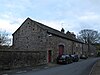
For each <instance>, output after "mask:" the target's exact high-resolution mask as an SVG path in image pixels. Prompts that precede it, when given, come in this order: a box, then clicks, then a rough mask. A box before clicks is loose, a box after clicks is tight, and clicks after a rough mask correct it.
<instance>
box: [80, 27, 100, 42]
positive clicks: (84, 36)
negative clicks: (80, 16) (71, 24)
mask: <svg viewBox="0 0 100 75" xmlns="http://www.w3.org/2000/svg"><path fill="white" fill-rule="evenodd" d="M78 39H79V40H80V41H82V42H84V43H87V44H88V43H91V44H94V43H100V33H98V31H95V30H89V29H84V30H81V31H80V32H79V35H78Z"/></svg>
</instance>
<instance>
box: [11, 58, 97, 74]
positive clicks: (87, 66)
mask: <svg viewBox="0 0 100 75" xmlns="http://www.w3.org/2000/svg"><path fill="white" fill-rule="evenodd" d="M96 60H98V58H91V59H87V60H84V61H81V62H75V63H72V64H68V65H62V66H58V67H53V68H48V69H43V70H40V71H36V72H34V71H29V72H25V73H18V74H12V75H89V72H90V70H91V68H92V66H93V64H94V63H95V62H96Z"/></svg>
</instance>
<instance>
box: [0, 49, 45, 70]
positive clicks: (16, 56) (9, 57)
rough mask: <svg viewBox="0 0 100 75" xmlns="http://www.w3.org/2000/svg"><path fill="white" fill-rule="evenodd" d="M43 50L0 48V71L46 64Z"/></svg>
mask: <svg viewBox="0 0 100 75" xmlns="http://www.w3.org/2000/svg"><path fill="white" fill-rule="evenodd" d="M46 56H47V55H46V52H45V51H7V50H6V51H1V50H0V71H2V70H5V69H14V68H20V67H27V66H31V67H34V66H36V65H41V64H46V63H47V61H46Z"/></svg>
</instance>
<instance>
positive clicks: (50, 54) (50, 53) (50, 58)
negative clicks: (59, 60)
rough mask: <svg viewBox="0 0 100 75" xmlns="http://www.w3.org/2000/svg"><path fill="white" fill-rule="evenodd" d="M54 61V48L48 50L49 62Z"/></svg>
mask: <svg viewBox="0 0 100 75" xmlns="http://www.w3.org/2000/svg"><path fill="white" fill-rule="evenodd" d="M50 62H52V50H48V63H50Z"/></svg>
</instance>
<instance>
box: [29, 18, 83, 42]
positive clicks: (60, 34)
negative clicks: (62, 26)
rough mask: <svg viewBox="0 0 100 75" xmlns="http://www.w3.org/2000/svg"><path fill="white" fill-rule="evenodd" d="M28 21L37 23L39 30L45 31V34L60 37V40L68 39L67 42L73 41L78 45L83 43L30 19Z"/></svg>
mask: <svg viewBox="0 0 100 75" xmlns="http://www.w3.org/2000/svg"><path fill="white" fill-rule="evenodd" d="M28 19H30V18H28ZM30 20H31V21H33V22H35V23H37V24H38V25H39V26H40V27H41V28H43V29H45V30H47V32H48V33H50V34H53V35H56V36H59V37H62V38H65V39H68V40H71V41H75V42H78V43H83V42H80V41H78V39H76V38H73V37H71V36H70V35H69V34H65V33H62V32H60V31H58V30H56V29H53V28H51V27H48V26H46V25H44V24H42V23H39V22H37V21H34V20H32V19H30Z"/></svg>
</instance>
